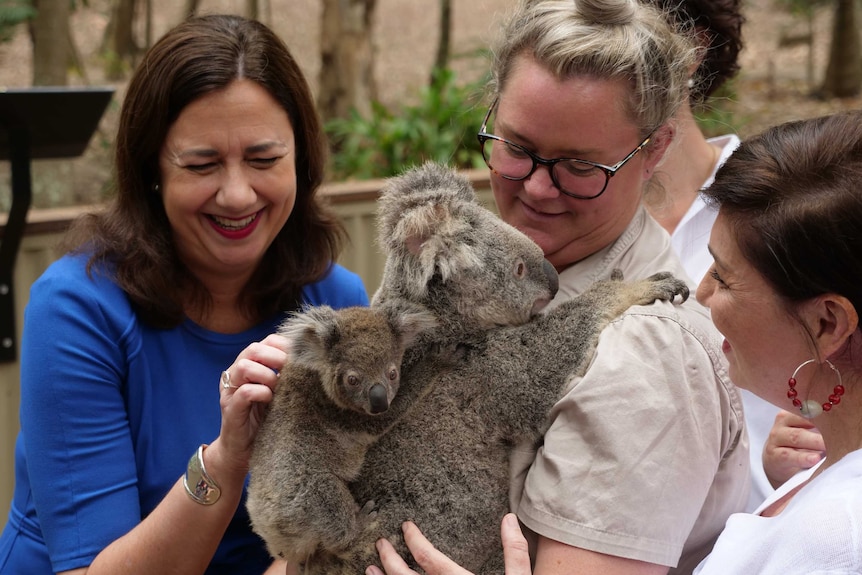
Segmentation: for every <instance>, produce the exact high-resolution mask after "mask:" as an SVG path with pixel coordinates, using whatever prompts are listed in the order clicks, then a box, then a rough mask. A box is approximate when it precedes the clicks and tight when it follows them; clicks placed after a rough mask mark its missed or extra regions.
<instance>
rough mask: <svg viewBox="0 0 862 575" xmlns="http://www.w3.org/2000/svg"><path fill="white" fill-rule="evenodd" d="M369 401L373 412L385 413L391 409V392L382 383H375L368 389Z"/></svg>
mask: <svg viewBox="0 0 862 575" xmlns="http://www.w3.org/2000/svg"><path fill="white" fill-rule="evenodd" d="M368 401H369V403H370V404H371V413H383V412H384V411H386V410H387V409H389V394H387V393H386V387H384V386H383V384H381V383H375V384H374V385H372V386H371V389H369V390H368Z"/></svg>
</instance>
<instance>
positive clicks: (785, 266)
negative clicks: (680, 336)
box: [703, 110, 862, 311]
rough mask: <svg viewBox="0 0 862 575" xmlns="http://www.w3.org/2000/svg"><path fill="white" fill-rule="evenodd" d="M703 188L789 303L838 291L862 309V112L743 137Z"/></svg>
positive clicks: (745, 251) (752, 260) (749, 257)
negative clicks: (740, 142) (708, 185)
mask: <svg viewBox="0 0 862 575" xmlns="http://www.w3.org/2000/svg"><path fill="white" fill-rule="evenodd" d="M703 193H704V195H705V196H706V197H707V198H708V199H709V201H711V202H714V203H716V204H717V205H718V207H719V208H720V209H721V214H722V216H726V217H727V219H728V222H729V224H730V226H731V229H732V230H733V232H734V234H735V236H736V238H737V243H738V246H739V248H740V251H741V252H742V254H743V256H744V257H745V258H746V259H747V260H748V261H749V262H750V263H751V264H752V266H754V268H755V269H757V271H758V272H759V273H760V274H761V275H762V276H763V277H764V278H766V280H767V281H768V282H769V283H770V284H771V285H772V286H773V287H774V288H775V289H776V291H777V292H778V293H779V294H781V295H782V296H783V297H784V298H785V299H786V300H787V301H789V302H791V303H792V302H801V301H804V300H807V299H810V298H812V297H816V296H818V295H822V294H825V293H835V294H839V295H842V296H844V297H846V298H847V299H848V300H850V302H851V303H852V304H853V306H854V307H855V308H856V309H857V310H860V311H862V111H859V110H857V111H852V112H842V113H838V114H834V115H831V116H824V117H819V118H813V119H810V120H802V121H796V122H789V123H786V124H782V125H779V126H776V127H773V128H770V129H768V130H766V131H765V132H763V133H762V134H761V135H759V136H756V137H753V138H751V139H749V140H747V141H744V142H743V143H742V145H741V146H739V148H737V150H736V151H735V152H734V153H733V155H731V157H730V158H729V159H728V160H727V162H726V163H725V164H724V165H723V166H722V167H721V168H720V169H719V170H718V173H717V174H716V176H715V182H714V183H713V184H712V185H711V186H710V187H709V188H708V189H707V190H705V191H704V192H703Z"/></svg>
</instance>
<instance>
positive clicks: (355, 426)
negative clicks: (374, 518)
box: [247, 304, 437, 562]
mask: <svg viewBox="0 0 862 575" xmlns="http://www.w3.org/2000/svg"><path fill="white" fill-rule="evenodd" d="M436 325H437V322H436V320H435V318H434V316H433V315H432V314H430V313H429V312H427V311H425V310H423V309H422V308H421V307H420V306H414V305H409V304H404V305H397V306H380V307H377V308H368V307H350V308H344V309H341V310H333V309H332V308H330V307H328V306H318V307H309V308H306V309H305V310H304V311H303V312H302V313H297V314H294V315H293V316H292V317H289V318H288V319H287V320H285V321H284V322H283V324H282V325H281V326H280V328H279V333H280V334H281V335H283V336H285V337H286V338H287V340H288V341H289V342H290V361H288V362H287V364H286V365H285V367H284V368H283V369H282V370H281V372H280V374H279V384H278V387H277V388H276V391H275V396H274V398H273V401H272V402H271V404H270V407H269V409H268V410H267V415H266V418H265V419H264V421H263V423H262V424H261V429H260V430H259V432H258V435H257V437H256V439H255V445H254V451H253V454H252V461H251V469H252V473H251V480H250V483H249V488H248V498H247V507H248V511H249V516H250V518H251V521H252V527H253V529H254V531H255V532H256V533H257V534H258V535H260V536H261V537H262V538H263V539H264V541H265V542H266V544H267V548H268V550H269V552H270V553H271V554H272V555H273V556H280V557H283V558H285V559H288V560H290V561H293V562H300V561H303V560H305V558H306V557H307V556H308V555H309V554H311V553H312V552H313V551H315V550H318V549H330V548H339V547H343V546H344V545H345V543H346V542H348V541H350V540H351V539H353V538H354V537H355V536H356V535H357V533H358V529H359V528H361V526H362V524H363V522H364V521H365V520H366V519H367V518H368V516H367V512H366V511H367V510H366V511H363V510H360V508H359V507H358V506H357V505H356V503H355V502H354V500H353V497H352V495H351V494H350V492H349V491H348V488H347V481H349V480H351V479H354V478H355V477H356V476H357V475H358V473H359V468H360V466H361V464H362V461H363V456H364V453H365V450H366V449H367V448H368V446H369V445H370V444H371V442H373V441H374V440H375V439H376V438H377V437H379V436H380V435H382V433H383V432H384V430H385V429H386V428H387V427H389V426H390V425H392V423H393V421H395V420H396V419H397V417H398V416H399V414H400V413H402V412H403V410H404V409H405V407H406V404H405V399H406V396H405V395H404V394H402V397H401V398H399V401H398V402H395V401H394V399H395V398H396V397H398V396H397V392H398V389H399V385H400V378H401V362H402V358H403V354H404V350H405V349H406V348H407V347H408V346H409V345H410V344H411V343H412V342H413V341H414V339H415V338H416V336H417V335H418V334H420V333H421V332H423V331H428V330H430V329H432V328H433V327H436ZM274 453H277V454H278V456H277V457H272V454H274Z"/></svg>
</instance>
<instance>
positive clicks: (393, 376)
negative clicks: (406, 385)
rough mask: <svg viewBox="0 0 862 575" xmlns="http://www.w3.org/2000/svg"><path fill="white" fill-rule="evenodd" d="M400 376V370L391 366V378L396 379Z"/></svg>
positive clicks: (391, 379)
mask: <svg viewBox="0 0 862 575" xmlns="http://www.w3.org/2000/svg"><path fill="white" fill-rule="evenodd" d="M397 378H398V370H397V369H395V368H394V367H390V368H389V380H390V381H395V380H396V379H397Z"/></svg>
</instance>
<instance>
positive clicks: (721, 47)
mask: <svg viewBox="0 0 862 575" xmlns="http://www.w3.org/2000/svg"><path fill="white" fill-rule="evenodd" d="M642 1H643V2H646V3H648V4H653V5H655V6H658V7H660V8H661V9H662V10H663V11H664V12H665V13H666V14H668V15H669V16H670V21H671V22H674V23H675V24H676V25H677V26H679V27H682V28H691V27H693V28H694V29H695V31H696V32H697V33H699V34H706V36H707V39H708V42H707V43H706V44H707V49H706V54H705V55H704V58H703V61H702V62H701V64H700V66H699V67H698V69H697V72H695V74H694V78H693V80H694V85H693V86H692V88H691V91H690V100H691V101H692V103H695V104H696V103H700V102H704V101H706V99H707V98H709V96H710V95H712V94H713V93H714V92H715V91H716V90H718V89H719V88H720V87H721V86H722V85H724V83H725V82H727V80H729V79H730V78H732V77H734V76H735V75H736V74H737V72H739V62H738V59H739V53H740V51H742V25H743V24H744V23H745V18H744V17H743V15H742V12H741V11H740V10H741V7H740V5H741V4H742V1H741V0H642Z"/></svg>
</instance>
